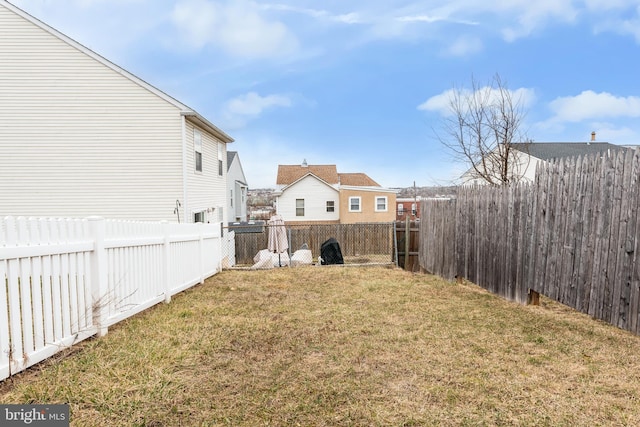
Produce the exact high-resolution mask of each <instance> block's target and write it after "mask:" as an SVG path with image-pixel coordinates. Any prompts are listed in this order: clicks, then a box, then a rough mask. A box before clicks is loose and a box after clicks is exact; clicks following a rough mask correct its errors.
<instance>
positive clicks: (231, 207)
mask: <svg viewBox="0 0 640 427" xmlns="http://www.w3.org/2000/svg"><path fill="white" fill-rule="evenodd" d="M248 190H249V186H248V185H247V178H246V177H245V176H244V171H243V170H242V164H241V163H240V157H239V156H238V153H237V152H235V151H227V200H229V203H228V204H227V205H228V206H227V212H229V218H228V220H229V222H236V221H246V220H247V191H248Z"/></svg>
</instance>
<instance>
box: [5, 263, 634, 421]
mask: <svg viewBox="0 0 640 427" xmlns="http://www.w3.org/2000/svg"><path fill="white" fill-rule="evenodd" d="M639 377H640V338H639V337H636V336H632V335H630V334H629V333H626V332H624V331H622V330H619V329H616V328H614V327H611V326H608V325H605V324H603V323H601V322H598V321H595V320H592V319H590V318H589V317H587V316H584V315H581V314H579V313H576V312H574V311H572V310H570V309H568V308H565V307H563V306H561V305H559V304H555V303H551V302H549V301H548V300H544V299H543V305H542V306H539V307H532V306H529V307H524V306H519V305H516V304H514V303H510V302H507V301H504V300H501V299H499V298H497V297H494V296H492V295H490V294H488V293H487V292H485V291H483V290H481V289H480V288H478V287H476V286H474V285H468V284H465V285H456V284H453V283H448V282H445V281H443V280H441V279H438V278H436V277H433V276H427V275H415V274H411V273H406V272H403V271H400V270H395V269H388V268H363V267H358V268H339V267H335V268H334V267H308V268H295V269H289V268H283V269H275V270H270V271H227V272H223V273H221V274H218V275H216V276H214V277H213V278H211V279H209V280H207V282H206V283H205V285H203V286H198V287H196V288H194V289H192V290H190V291H187V292H185V293H183V294H181V295H179V296H177V297H175V298H174V300H173V302H172V303H171V304H169V305H160V306H157V307H155V308H153V309H151V310H148V311H147V312H145V313H143V314H141V315H139V316H136V317H135V318H133V319H130V320H128V321H126V322H123V323H122V324H120V325H118V326H116V327H113V328H112V329H111V331H110V333H109V334H108V335H107V336H106V337H104V338H101V339H96V340H92V341H88V342H85V343H83V344H81V345H79V346H78V347H77V350H75V353H74V354H73V355H71V356H69V357H67V358H65V359H62V360H58V361H56V362H55V363H46V364H44V365H42V366H41V367H39V368H36V369H33V370H31V371H29V372H27V373H25V374H22V375H19V376H18V377H16V378H15V379H13V380H9V381H7V382H6V384H5V385H4V387H3V389H2V390H1V391H0V393H1V395H0V396H1V397H0V402H2V403H29V402H30V403H54V402H69V403H70V405H71V412H72V424H73V425H78V426H80V425H82V426H84V425H87V426H105V425H113V426H122V425H140V426H142V425H147V426H198V425H212V426H213V425H230V426H267V425H268V426H290V425H292V426H296V425H299V426H423V425H427V426H429V425H451V426H458V425H469V426H471V425H473V426H477V425H523V426H535V425H539V426H543V425H548V426H563V425H565V426H580V425H583V426H593V425H603V426H604V425H607V426H608V425H629V426H634V425H640V402H639V401H638V399H639V396H640V378H639Z"/></svg>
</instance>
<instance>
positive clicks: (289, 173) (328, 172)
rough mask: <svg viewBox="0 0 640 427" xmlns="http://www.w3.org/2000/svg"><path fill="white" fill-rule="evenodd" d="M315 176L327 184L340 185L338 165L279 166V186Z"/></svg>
mask: <svg viewBox="0 0 640 427" xmlns="http://www.w3.org/2000/svg"><path fill="white" fill-rule="evenodd" d="M310 173H311V174H313V175H315V176H316V177H318V178H320V179H321V180H322V181H324V182H326V183H327V184H331V185H333V184H338V183H339V179H338V170H337V169H336V165H308V166H301V165H278V177H277V178H276V184H277V185H289V184H291V183H293V182H295V181H297V180H299V179H300V178H302V177H303V176H305V175H308V174H310Z"/></svg>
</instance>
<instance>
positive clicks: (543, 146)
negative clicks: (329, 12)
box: [512, 142, 627, 160]
mask: <svg viewBox="0 0 640 427" xmlns="http://www.w3.org/2000/svg"><path fill="white" fill-rule="evenodd" d="M512 146H513V148H515V149H516V150H518V151H520V152H522V153H526V154H529V155H530V156H532V157H536V158H538V159H541V160H553V159H563V158H566V157H576V156H583V155H586V154H594V153H605V152H611V153H613V152H614V151H618V150H626V149H627V148H626V147H623V146H620V145H614V144H610V143H608V142H528V143H525V142H523V143H514V144H512Z"/></svg>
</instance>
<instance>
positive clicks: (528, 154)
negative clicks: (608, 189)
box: [460, 132, 629, 185]
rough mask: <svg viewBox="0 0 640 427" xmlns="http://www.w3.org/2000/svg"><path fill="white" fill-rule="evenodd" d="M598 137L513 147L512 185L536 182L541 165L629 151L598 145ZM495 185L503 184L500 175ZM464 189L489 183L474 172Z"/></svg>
mask: <svg viewBox="0 0 640 427" xmlns="http://www.w3.org/2000/svg"><path fill="white" fill-rule="evenodd" d="M595 138H596V134H595V132H593V133H592V134H591V141H590V142H526V143H512V144H511V149H512V150H513V151H512V155H513V157H512V161H511V162H510V163H509V168H510V175H511V180H512V181H522V182H533V181H534V180H535V176H536V169H537V167H538V165H539V164H541V163H545V162H550V161H553V160H557V159H566V158H569V157H578V156H587V155H600V156H604V155H606V156H610V155H611V154H613V153H614V152H616V151H619V150H627V149H628V148H629V147H625V146H621V145H614V144H610V143H608V142H596V139H595ZM492 176H493V177H495V182H496V183H499V182H500V180H499V175H498V174H497V173H495V174H493V175H492ZM460 178H461V181H462V183H463V185H474V184H479V185H484V184H487V181H486V180H485V179H483V178H481V177H479V176H478V174H477V172H475V170H474V169H473V168H471V169H469V170H468V171H466V172H465V173H464V174H462V176H461V177H460Z"/></svg>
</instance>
